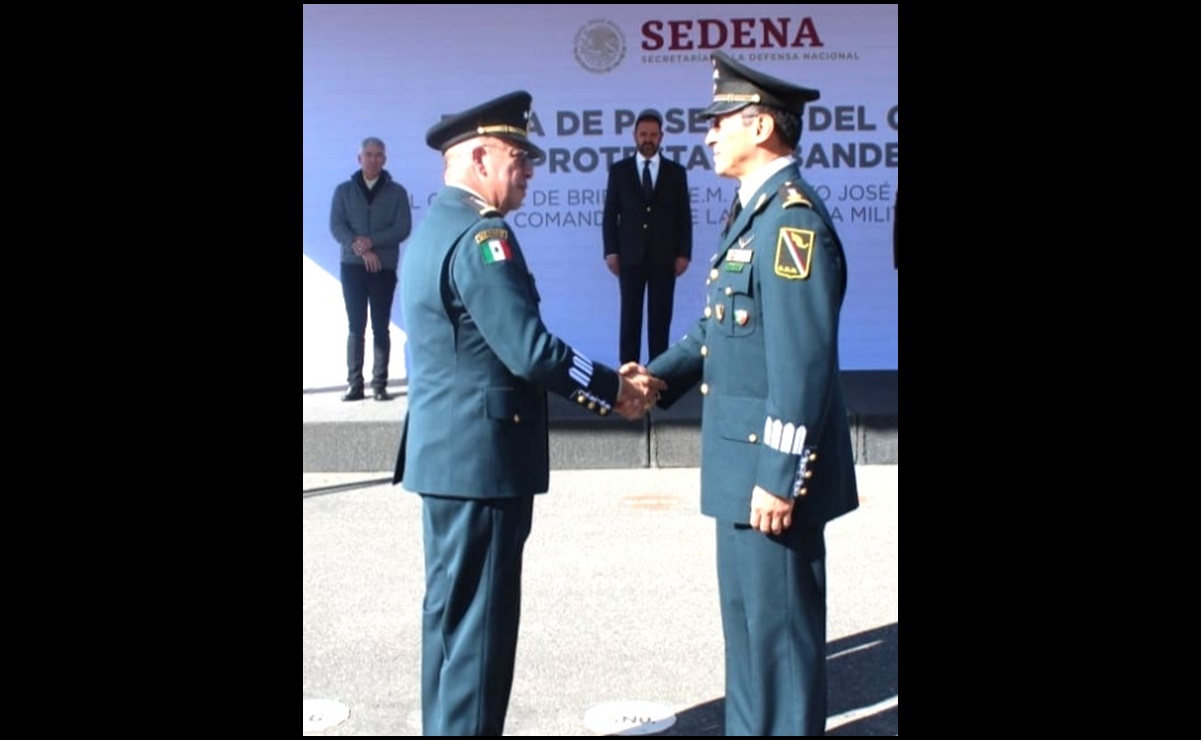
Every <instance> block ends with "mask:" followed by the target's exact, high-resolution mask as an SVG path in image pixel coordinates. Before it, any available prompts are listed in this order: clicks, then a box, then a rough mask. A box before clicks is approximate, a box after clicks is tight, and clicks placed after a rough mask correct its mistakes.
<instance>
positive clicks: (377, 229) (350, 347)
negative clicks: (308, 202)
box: [329, 136, 413, 401]
mask: <svg viewBox="0 0 1201 740" xmlns="http://www.w3.org/2000/svg"><path fill="white" fill-rule="evenodd" d="M387 161H388V157H387V156H386V155H385V153H384V142H382V141H380V140H379V139H377V138H375V137H374V136H369V137H367V138H366V139H364V140H363V146H362V148H361V149H360V150H359V165H360V169H359V171H358V172H356V173H354V174H353V175H352V176H351V177H350V179H349V180H347V181H346V182H344V183H342V184H341V185H339V186H338V187H337V188H336V189H335V190H334V199H333V205H332V206H331V208H330V215H329V229H330V231H331V232H333V235H334V238H335V239H337V240H338V244H340V245H341V246H342V260H341V278H342V297H343V298H344V299H345V301H346V318H347V320H348V324H349V329H350V331H349V336H348V337H347V339H346V370H347V373H346V382H347V383H348V384H349V388H347V390H346V393H345V394H344V395H343V396H342V400H343V401H358V400H361V399H362V398H363V349H364V343H365V339H364V338H365V335H366V332H367V307H368V306H370V307H371V335H372V337H373V340H374V342H373V344H374V350H375V362H374V364H373V367H372V369H371V388H372V390H373V391H374V395H375V400H377V401H387V400H388V399H390V398H391V397H392V396H390V395H389V394H388V356H389V354H390V353H391V351H392V341H391V337H390V336H389V335H388V327H389V325H390V323H391V315H392V298H393V296H394V295H395V293H396V267H397V265H398V264H399V263H400V243H401V242H402V241H404V240H405V239H407V238H408V237H409V232H410V231H411V230H412V228H413V216H412V213H411V212H410V210H409V194H408V192H407V191H406V190H405V189H404V186H402V185H401V184H400V183H398V182H395V181H394V180H393V179H392V176H391V175H390V174H388V171H387V170H385V169H384V163H385V162H387Z"/></svg>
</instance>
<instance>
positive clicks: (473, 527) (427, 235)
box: [393, 92, 662, 735]
mask: <svg viewBox="0 0 1201 740" xmlns="http://www.w3.org/2000/svg"><path fill="white" fill-rule="evenodd" d="M530 103H531V98H530V95H529V93H526V92H514V93H510V94H508V95H504V96H501V97H500V98H497V99H495V100H491V101H488V102H487V103H484V104H482V105H479V106H476V107H474V108H471V109H470V110H467V111H464V112H463V113H459V114H456V115H453V116H449V117H446V118H444V119H443V120H442V121H441V122H439V123H437V124H435V125H434V126H433V127H432V128H430V129H429V131H428V132H427V134H426V143H427V144H429V146H430V147H432V148H434V149H436V150H438V151H440V152H442V154H443V157H444V160H445V165H446V170H445V178H444V179H445V183H446V186H445V187H444V188H443V189H442V190H441V192H439V193H438V195H437V197H436V198H435V199H434V201H433V203H431V204H430V208H429V212H428V213H427V215H426V216H425V218H424V219H423V220H422V222H421V224H420V225H419V226H418V228H417V231H416V232H415V233H414V235H413V237H412V239H411V241H410V243H409V247H408V249H407V252H406V254H405V259H404V262H403V264H402V266H401V280H400V281H401V305H402V308H403V311H404V318H405V329H406V331H407V332H408V341H407V343H406V351H407V353H408V355H409V364H408V368H409V411H408V416H407V418H406V419H405V427H404V430H403V431H402V434H401V447H400V453H399V455H398V456H397V460H396V473H395V475H394V476H393V482H394V483H400V482H402V481H403V482H404V484H405V488H406V489H408V490H409V491H413V492H416V493H419V494H420V495H421V497H422V522H423V539H424V546H425V576H426V591H425V600H424V602H423V624H422V666H421V711H422V723H423V733H424V734H426V735H500V734H502V732H503V730H504V722H505V713H506V711H507V710H508V704H509V694H510V690H511V688H512V683H513V661H514V657H515V654H516V650H517V632H518V618H519V615H520V608H521V567H522V552H523V549H524V547H525V541H526V538H527V537H528V535H529V533H530V524H531V517H532V514H533V501H534V494H538V493H544V492H546V490H547V488H548V483H549V470H550V465H549V459H548V455H549V440H548V435H547V419H546V408H547V404H546V392H547V391H548V390H550V391H553V392H555V393H558V394H559V395H562V396H565V397H567V398H570V399H572V400H573V401H575V402H577V403H579V404H580V406H581V407H582V408H585V409H588V410H590V411H592V412H594V413H596V414H599V415H601V416H606V415H608V414H609V412H610V410H616V411H618V412H619V413H623V412H624V408H625V407H628V406H629V405H630V404H631V403H633V402H635V401H638V402H639V403H646V402H649V401H651V400H652V399H653V398H655V397H656V395H657V391H658V390H659V388H661V387H662V384H661V383H659V382H658V381H654V380H653V379H651V378H649V377H647V376H646V375H645V374H642V375H639V374H638V372H639V370H641V368H633V367H624V368H622V369H623V371H624V372H625V373H626V375H627V377H622V376H621V375H619V374H618V373H617V371H615V370H613V369H611V368H609V367H606V366H604V365H602V364H600V363H596V362H593V361H592V360H590V359H588V358H587V357H585V356H584V355H582V354H580V353H579V352H578V351H576V350H575V349H573V348H572V347H571V346H570V345H568V344H567V343H566V342H564V341H562V340H561V339H559V338H558V337H556V336H554V335H553V334H551V333H550V332H549V331H547V328H546V326H545V325H544V324H543V323H542V317H541V315H540V314H539V310H538V302H539V297H538V290H537V288H536V287H535V286H534V276H533V275H531V274H530V271H529V268H528V267H527V265H526V261H525V257H524V255H523V254H522V251H521V246H520V245H519V244H518V242H517V235H516V234H514V233H513V230H512V229H511V228H510V226H509V224H508V223H507V222H506V221H505V214H506V213H509V212H510V211H513V210H515V209H516V208H518V207H520V205H521V202H522V200H523V199H524V198H525V194H526V189H527V187H528V183H529V179H530V178H531V177H532V176H533V174H534V169H533V163H532V159H540V158H542V157H543V156H544V154H543V152H542V150H540V149H539V148H538V147H536V146H534V144H533V143H531V142H530V140H529V138H528V134H527V132H528V124H529V115H530Z"/></svg>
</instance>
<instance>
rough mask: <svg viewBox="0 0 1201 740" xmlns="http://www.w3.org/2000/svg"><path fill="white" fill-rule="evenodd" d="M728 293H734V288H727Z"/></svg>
mask: <svg viewBox="0 0 1201 740" xmlns="http://www.w3.org/2000/svg"><path fill="white" fill-rule="evenodd" d="M726 295H734V289H733V288H726Z"/></svg>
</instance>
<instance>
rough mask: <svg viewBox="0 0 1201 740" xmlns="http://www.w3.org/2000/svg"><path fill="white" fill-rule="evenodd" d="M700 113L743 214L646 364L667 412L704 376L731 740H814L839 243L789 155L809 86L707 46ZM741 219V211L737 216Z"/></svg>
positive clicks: (705, 471) (846, 468)
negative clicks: (758, 739)
mask: <svg viewBox="0 0 1201 740" xmlns="http://www.w3.org/2000/svg"><path fill="white" fill-rule="evenodd" d="M712 59H713V77H714V88H713V90H714V92H713V103H712V105H710V106H709V107H708V108H707V109H706V110H705V115H706V117H708V118H709V119H711V128H710V130H709V133H708V135H707V136H706V137H705V143H706V144H707V145H708V146H710V147H711V148H712V150H713V161H714V167H715V170H716V172H717V174H718V175H721V176H723V177H732V178H737V179H738V181H739V189H738V204H737V205H739V206H741V207H742V208H741V210H740V211H739V212H738V213H737V215H735V216H734V217H733V219H732V220H731V222H730V224H729V227H728V229H727V231H726V232H725V233H724V234H723V236H722V237H721V239H720V243H719V245H718V249H717V254H715V255H714V256H713V258H712V261H711V264H710V265H709V266H708V270H709V275H708V280H707V286H708V287H707V289H706V300H705V308H704V316H703V318H702V319H701V320H700V321H699V322H698V323H697V324H696V325H695V326H694V327H693V328H692V329H691V330H690V331H689V332H688V334H687V335H686V336H685V337H684V338H683V339H682V340H680V341H679V342H677V343H676V344H674V345H673V346H672V347H670V348H669V349H668V350H667V352H666V353H664V354H663V355H661V356H659V357H658V358H656V359H654V360H653V361H651V362H650V363H649V364H648V365H647V369H648V370H649V371H650V372H651V373H652V374H654V375H655V376H657V377H660V378H662V379H663V380H666V381H667V385H668V389H667V390H666V391H665V392H664V393H663V395H662V397H661V398H660V402H659V403H660V405H661V406H663V407H667V406H670V405H671V404H672V403H673V402H674V401H675V400H676V399H677V398H679V396H680V395H681V394H683V393H684V392H685V391H687V390H688V389H689V388H691V387H692V386H694V385H695V384H696V383H697V382H698V381H700V382H701V386H700V391H701V393H702V394H703V395H704V402H703V416H702V431H701V437H702V441H701V445H702V452H701V512H702V513H704V514H706V515H708V516H711V517H714V518H715V519H716V520H717V521H716V524H717V578H718V592H719V596H720V601H721V615H722V630H723V632H724V636H725V660H726V734H727V735H762V736H772V735H796V736H806V735H822V734H824V732H825V725H826V575H825V539H824V527H825V523H826V522H828V521H830V520H831V519H833V518H835V517H837V516H840V515H842V514H845V513H847V512H849V511H851V510H853V509H855V508H856V507H857V506H858V494H857V490H856V483H855V468H854V464H853V459H852V452H851V436H850V431H849V428H848V425H847V413H846V408H845V406H844V402H843V392H842V386H841V381H840V371H839V365H838V318H839V310H840V309H841V306H842V300H843V296H844V294H845V292H846V285H847V270H846V259H845V256H844V254H843V250H842V245H841V243H840V242H839V239H838V234H837V232H835V230H834V225H833V224H832V223H831V222H830V217H829V214H828V213H827V211H826V207H825V205H824V204H823V203H822V201H821V199H820V198H818V196H817V194H816V193H815V192H814V191H813V188H811V187H810V186H809V184H808V183H806V182H805V181H804V180H803V179H802V178H801V174H800V172H799V171H798V168H797V164H796V161H795V159H794V152H795V150H796V147H797V143H798V141H799V140H800V133H801V113H802V111H803V109H804V105H805V103H806V102H808V101H811V100H816V99H817V97H818V91H817V90H811V89H807V88H804V87H799V86H797V85H793V84H790V83H788V82H785V81H783V80H779V79H776V78H774V77H771V76H769V75H766V74H763V73H761V72H757V71H755V70H753V69H750V68H749V67H746V66H745V65H743V64H741V63H739V62H737V61H736V60H734V59H732V58H731V57H729V56H728V55H726V54H723V53H721V52H714V53H713V55H712ZM735 209H736V210H737V206H736V208H735Z"/></svg>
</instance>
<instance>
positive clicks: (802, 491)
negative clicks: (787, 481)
mask: <svg viewBox="0 0 1201 740" xmlns="http://www.w3.org/2000/svg"><path fill="white" fill-rule="evenodd" d="M806 493H809V489H808V488H802V489H801V490H799V491H797V492H796V495H798V496H801V497H804V495H805V494H806Z"/></svg>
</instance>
